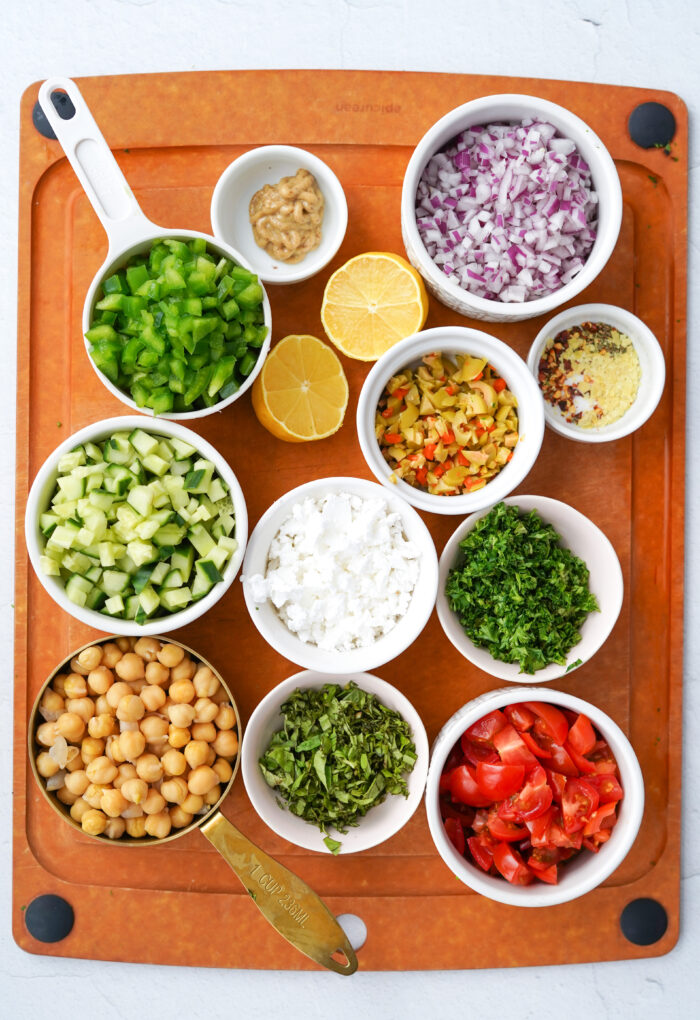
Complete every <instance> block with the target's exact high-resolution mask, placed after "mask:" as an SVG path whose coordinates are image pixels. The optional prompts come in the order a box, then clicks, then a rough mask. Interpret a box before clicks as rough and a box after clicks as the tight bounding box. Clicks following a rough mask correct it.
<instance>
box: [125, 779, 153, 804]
mask: <svg viewBox="0 0 700 1020" xmlns="http://www.w3.org/2000/svg"><path fill="white" fill-rule="evenodd" d="M120 791H121V793H122V796H124V797H126V799H127V800H128V801H130V802H131V803H132V804H143V802H144V800H145V799H146V797H147V796H148V783H145V782H144V781H143V779H127V780H126V781H125V782H124V783H122V785H121V787H120Z"/></svg>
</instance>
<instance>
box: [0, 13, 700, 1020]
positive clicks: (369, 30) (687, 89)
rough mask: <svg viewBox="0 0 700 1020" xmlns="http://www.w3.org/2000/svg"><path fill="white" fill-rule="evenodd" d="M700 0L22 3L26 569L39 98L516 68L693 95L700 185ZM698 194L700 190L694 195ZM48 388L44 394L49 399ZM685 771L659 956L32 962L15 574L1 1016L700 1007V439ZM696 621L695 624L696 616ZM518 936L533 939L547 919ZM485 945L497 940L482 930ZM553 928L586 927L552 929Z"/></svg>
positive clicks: (5, 100)
mask: <svg viewBox="0 0 700 1020" xmlns="http://www.w3.org/2000/svg"><path fill="white" fill-rule="evenodd" d="M699 42H700V5H698V6H696V5H695V4H694V3H693V2H692V0H655V2H651V0H550V2H549V3H545V2H543V0H539V2H538V0H491V2H490V3H487V4H486V3H484V4H479V3H477V2H476V0H443V2H442V3H438V2H434V0H431V2H424V3H423V2H420V0H24V2H22V0H9V2H8V3H7V4H6V5H3V11H2V28H1V29H0V85H1V89H0V95H1V97H2V104H3V113H2V117H1V118H0V160H1V163H2V171H3V180H4V185H3V188H2V189H0V238H1V239H2V240H1V242H0V295H1V296H0V308H1V309H2V313H1V321H2V334H3V335H2V345H3V347H2V350H3V371H2V373H0V477H4V478H5V479H6V483H5V485H4V486H3V487H2V489H1V490H0V533H1V534H2V536H3V556H4V557H5V560H6V564H7V565H8V567H9V565H10V564H11V563H12V549H11V536H12V513H13V495H12V481H11V479H12V478H13V474H14V469H13V463H14V408H15V351H16V316H15V308H16V286H17V267H16V244H17V241H16V238H17V208H18V207H17V192H18V189H17V181H18V139H19V102H20V96H21V94H22V92H23V91H24V89H25V88H26V87H27V86H28V85H29V84H31V83H32V82H34V81H38V80H41V79H44V78H47V77H49V76H50V75H55V74H62V75H68V76H71V77H80V76H84V75H105V74H128V73H136V72H147V71H192V70H210V69H232V70H233V69H243V68H274V67H279V68H295V67H299V68H348V69H379V70H415V71H450V72H457V73H467V74H469V73H471V74H498V75H503V74H512V75H514V76H534V77H541V78H554V79H569V80H575V81H594V82H608V83H610V84H614V85H637V86H642V87H650V88H656V89H668V90H670V91H674V92H677V93H678V94H679V95H680V96H681V97H682V98H683V99H684V100H685V101H686V103H687V104H688V106H689V110H690V118H691V154H690V175H689V176H690V183H691V184H695V185H697V182H698V162H699V160H700V146H699V145H698V142H697V139H696V138H695V136H694V134H693V126H694V121H695V117H696V116H697V113H698V107H699V105H700V61H699V60H698V49H699ZM691 197H692V198H694V197H695V196H694V195H693V196H691ZM699 230H700V208H699V207H698V204H697V202H696V201H694V202H693V203H692V205H691V216H690V226H689V237H690V238H691V242H690V245H689V323H690V324H691V325H690V327H689V346H688V379H689V380H693V381H694V382H695V385H694V388H693V387H692V386H691V388H690V389H689V393H688V411H689V421H690V422H691V427H692V424H693V423H695V426H696V427H695V432H697V407H696V405H695V404H694V401H693V397H695V396H697V394H698V385H697V381H696V380H697V377H698V370H699V369H700V357H699V355H698V349H697V341H696V340H695V338H694V329H693V326H692V324H693V323H694V320H695V314H696V313H697V310H698V307H699V304H700V288H699V287H698V284H697V282H696V280H697V274H698V269H699V268H700V259H699V258H698V244H697V238H698V236H699V234H698V232H699ZM34 397H35V399H37V398H38V399H40V397H38V395H36V394H35V395H34ZM687 464H688V486H687V517H686V550H687V554H686V555H687V559H686V564H687V566H686V579H687V584H686V604H685V619H686V629H687V639H686V648H685V662H686V665H685V690H684V703H685V708H684V714H685V739H684V752H685V765H684V808H683V858H682V876H683V877H682V916H681V937H680V941H679V943H678V945H677V947H676V948H675V949H674V950H673V951H672V952H671V953H670V954H669V955H667V956H665V957H661V958H659V959H650V960H639V961H630V962H620V963H600V964H586V965H579V966H568V967H549V968H523V969H514V970H483V971H461V972H422V973H421V972H417V973H411V972H408V973H361V972H359V973H357V974H356V975H355V976H354V977H352V978H351V979H343V978H339V977H336V976H335V975H332V974H325V973H291V972H276V971H236V970H207V969H192V968H170V967H156V966H144V965H140V966H139V965H133V964H115V963H100V962H93V961H86V960H65V959H58V958H51V957H41V956H31V955H28V954H26V953H24V952H23V951H21V950H20V949H18V948H17V946H16V945H15V943H14V941H13V939H12V935H11V929H10V911H11V838H10V819H11V794H10V793H9V792H8V791H9V773H10V770H11V758H12V736H11V718H12V695H11V690H12V683H11V677H12V627H13V619H12V617H13V613H12V600H13V595H12V579H11V573H12V571H11V569H5V570H2V571H0V649H1V652H0V654H1V656H2V658H1V660H0V662H1V670H0V677H1V678H2V679H1V681H0V754H1V756H2V757H1V759H0V761H1V762H2V767H3V770H4V773H5V776H6V781H5V782H4V783H3V784H2V789H1V790H0V819H1V822H0V1015H2V1016H5V1017H8V1018H10V1017H11V1018H12V1020H25V1018H27V1020H29V1018H32V1020H34V1018H36V1017H44V1018H46V1017H49V1018H50V1020H64V1018H65V1020H69V1018H71V1020H75V1018H78V1020H82V1018H83V1017H91V1018H93V1017H102V1018H106V1020H121V1018H126V1017H132V1016H134V1017H137V1016H144V1017H147V1018H148V1020H161V1018H166V1017H170V1016H175V1015H178V1016H185V1017H188V1018H193V1020H194V1018H200V1017H201V1018H205V1017H206V1018H218V1017H222V1018H223V1017H231V1018H239V1017H240V1018H241V1020H248V1018H257V1017H265V1018H267V1017H279V1016H284V1017H287V1018H290V1020H302V1018H303V1020H316V1018H321V1017H324V1018H328V1020H349V1018H351V1017H352V1018H355V1017H356V1016H358V1015H362V1016H365V1017H368V1018H369V1017H372V1018H374V1017H377V1018H381V1020H394V1018H396V1020H411V1018H414V1017H416V1018H418V1017H421V1018H422V1017H424V1016H429V1017H433V1016H435V1017H440V1018H442V1017H443V1016H445V1017H448V1018H450V1020H452V1018H455V1017H461V1016H472V1017H480V1016H482V1017H489V1016H494V1017H498V1020H527V1018H530V1017H532V1018H537V1020H541V1018H547V1017H557V1018H562V1017H563V1018H566V1020H578V1018H590V1017H596V1018H600V1017H606V1018H607V1017H609V1018H614V1020H618V1018H619V1020H627V1018H631V1017H634V1018H635V1020H641V1018H646V1017H654V1018H669V1020H670V1018H675V1017H678V1016H686V1017H692V1016H694V1015H695V1016H697V1015H700V977H699V976H698V975H699V971H700V967H699V961H700V921H699V920H698V914H699V913H700V855H699V854H698V851H697V847H698V842H699V840H700V812H699V810H698V794H699V793H700V780H699V779H698V772H700V741H698V739H697V726H696V725H694V724H693V722H692V720H694V719H696V718H697V716H698V714H699V713H700V687H699V685H698V672H699V669H698V655H699V652H700V640H699V634H698V629H697V623H696V621H697V619H698V613H697V610H698V600H699V598H700V570H699V566H700V563H699V556H698V527H697V525H698V517H699V516H700V514H699V512H698V509H697V507H698V504H699V503H700V455H699V453H698V445H697V442H696V436H695V434H693V432H691V431H689V433H688V450H687ZM693 623H695V624H696V626H695V629H694V628H693V626H692V624H693ZM523 922H524V923H523V924H522V926H518V929H517V930H515V931H513V932H511V933H509V932H504V938H513V939H521V938H523V937H525V938H526V937H527V918H526V917H523ZM472 934H473V936H474V937H475V938H478V932H474V933H472ZM552 938H554V939H561V938H566V933H565V932H561V931H552Z"/></svg>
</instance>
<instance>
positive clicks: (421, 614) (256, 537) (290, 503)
mask: <svg viewBox="0 0 700 1020" xmlns="http://www.w3.org/2000/svg"><path fill="white" fill-rule="evenodd" d="M332 492H335V493H339V492H349V493H352V494H355V495H357V496H361V497H362V498H364V499H377V498H380V499H383V500H384V501H385V503H386V504H387V506H388V507H389V509H390V510H391V511H394V512H396V513H398V514H400V516H401V518H402V521H403V530H404V534H405V536H406V538H407V539H409V540H410V541H411V542H413V543H414V544H415V545H416V546H417V548H418V549H419V550H420V568H419V574H418V580H417V581H416V585H415V588H414V590H413V596H412V598H411V602H410V604H409V608H408V611H407V613H406V615H405V616H403V617H402V618H401V619H400V620H399V621H398V622H397V623H396V625H395V626H394V627H393V629H392V630H390V631H389V632H388V633H387V634H385V635H384V637H382V638H380V639H379V640H378V641H375V642H374V644H371V645H366V646H364V647H361V648H354V649H351V650H350V651H346V652H341V651H326V650H324V649H322V648H319V647H318V646H317V645H313V644H309V643H307V642H305V641H302V640H301V639H300V638H299V637H297V635H296V634H294V633H292V631H290V630H289V629H288V628H287V626H286V625H285V624H284V623H283V622H282V619H281V618H280V616H279V614H278V613H277V610H276V609H275V607H274V606H273V604H272V602H271V601H270V599H268V600H267V601H266V602H263V603H258V602H255V601H254V599H253V597H252V594H251V590H250V585H249V583H248V582H249V578H250V577H252V576H253V575H254V574H262V575H264V574H265V572H266V570H267V562H268V553H269V549H270V544H271V542H272V540H273V538H274V537H275V535H276V534H277V532H278V531H279V529H280V527H281V525H282V524H283V523H284V521H286V520H287V518H288V517H289V516H290V514H291V513H292V508H293V507H294V505H295V504H297V503H301V502H303V501H304V500H305V499H307V498H312V499H321V498H322V497H323V496H326V495H328V494H329V493H332ZM437 578H438V564H437V553H436V551H435V545H434V544H433V540H432V538H431V536H430V532H429V531H428V529H427V528H426V526H425V524H424V523H423V521H422V520H421V518H420V517H419V516H418V514H417V513H416V511H415V510H414V509H413V508H412V507H410V506H408V504H407V503H406V502H405V501H404V500H403V499H401V497H400V496H399V495H398V493H396V492H393V493H392V492H387V491H386V489H383V488H381V487H380V486H379V485H377V484H376V482H368V481H366V480H365V479H364V478H344V477H334V478H319V479H317V480H316V481H314V482H307V483H306V484H305V485H300V486H299V487H298V488H296V489H292V490H291V491H290V492H287V493H285V495H284V496H281V497H280V499H278V500H277V501H276V502H275V503H273V504H272V506H271V507H270V508H269V509H268V510H267V511H266V513H264V514H263V516H262V517H261V518H260V520H259V521H258V523H257V524H256V526H255V528H254V530H253V532H252V534H251V536H250V540H249V542H248V548H247V550H246V555H245V560H244V563H243V573H242V575H241V581H242V582H243V595H244V597H245V603H246V606H247V607H248V612H249V613H250V618H251V620H252V621H253V623H254V624H255V626H256V627H257V628H258V630H259V631H260V633H261V634H262V636H263V637H264V638H265V640H266V641H267V642H268V644H269V645H271V646H272V648H274V649H275V651H277V652H279V654H280V655H283V656H284V657H285V658H286V659H289V660H290V661H291V662H294V663H297V664H298V665H299V666H304V667H305V668H307V669H313V670H317V671H318V672H320V673H329V674H334V675H335V674H341V673H356V672H363V671H364V670H368V669H373V668H374V667H375V666H380V665H382V664H383V663H385V662H389V661H390V660H391V659H394V658H396V656H397V655H399V654H400V653H401V652H403V651H404V650H405V649H406V648H408V646H409V645H410V644H412V642H413V641H415V640H416V638H417V637H418V635H419V634H420V633H421V631H422V630H423V628H424V627H425V625H426V623H427V622H428V618H429V617H430V614H431V613H432V611H433V606H434V605H435V596H436V594H437Z"/></svg>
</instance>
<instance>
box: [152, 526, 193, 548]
mask: <svg viewBox="0 0 700 1020" xmlns="http://www.w3.org/2000/svg"><path fill="white" fill-rule="evenodd" d="M186 533H187V529H186V528H185V527H184V526H182V525H180V524H164V525H163V527H162V528H159V529H158V531H156V533H155V535H154V536H153V541H154V543H155V545H179V544H180V543H181V542H182V540H183V539H184V537H185V535H186Z"/></svg>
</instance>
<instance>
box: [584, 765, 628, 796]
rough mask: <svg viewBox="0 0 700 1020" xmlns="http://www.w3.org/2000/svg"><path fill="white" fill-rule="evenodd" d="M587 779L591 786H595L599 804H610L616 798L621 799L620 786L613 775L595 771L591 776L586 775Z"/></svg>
mask: <svg viewBox="0 0 700 1020" xmlns="http://www.w3.org/2000/svg"><path fill="white" fill-rule="evenodd" d="M587 779H588V782H589V783H590V784H591V786H595V788H596V790H597V791H598V803H599V804H612V803H614V802H617V801H618V800H622V797H623V792H622V787H621V786H620V784H619V783H618V781H617V779H616V778H615V776H611V775H610V774H608V773H605V772H600V773H598V772H597V773H596V774H595V775H593V776H588V777H587Z"/></svg>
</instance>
